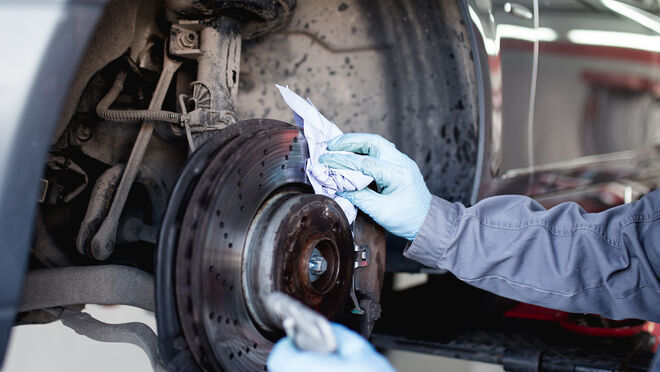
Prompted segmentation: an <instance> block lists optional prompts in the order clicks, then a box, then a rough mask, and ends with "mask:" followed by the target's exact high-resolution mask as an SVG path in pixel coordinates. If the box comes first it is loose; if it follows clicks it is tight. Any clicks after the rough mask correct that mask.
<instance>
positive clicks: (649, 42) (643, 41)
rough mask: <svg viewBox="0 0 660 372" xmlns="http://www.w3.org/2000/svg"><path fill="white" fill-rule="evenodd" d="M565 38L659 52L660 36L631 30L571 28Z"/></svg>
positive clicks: (590, 43)
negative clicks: (636, 32) (635, 32)
mask: <svg viewBox="0 0 660 372" xmlns="http://www.w3.org/2000/svg"><path fill="white" fill-rule="evenodd" d="M566 38H567V39H568V40H570V41H571V42H573V43H576V44H586V45H601V46H608V47H615V48H628V49H638V50H647V51H649V52H656V53H658V52H660V36H652V35H640V34H634V33H631V32H616V31H596V30H571V31H568V32H567V33H566Z"/></svg>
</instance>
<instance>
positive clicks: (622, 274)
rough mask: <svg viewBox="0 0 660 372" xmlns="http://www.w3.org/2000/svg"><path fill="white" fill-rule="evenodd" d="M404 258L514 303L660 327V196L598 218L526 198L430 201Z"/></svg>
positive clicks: (573, 207) (567, 205) (652, 195)
mask: <svg viewBox="0 0 660 372" xmlns="http://www.w3.org/2000/svg"><path fill="white" fill-rule="evenodd" d="M404 255H405V256H406V257H408V258H411V259H414V260H416V261H419V262H421V263H423V264H425V265H428V266H432V267H438V268H443V269H447V270H449V271H450V272H452V273H453V274H454V275H456V277H458V278H459V279H461V280H463V281H465V282H467V283H469V284H472V285H474V286H477V287H479V288H482V289H485V290H488V291H490V292H493V293H496V294H498V295H501V296H505V297H509V298H513V299H515V300H519V301H523V302H527V303H531V304H535V305H540V306H545V307H549V308H554V309H559V310H564V311H569V312H583V313H597V314H601V315H603V316H605V317H607V318H613V319H623V318H640V319H645V320H650V321H655V322H658V321H660V190H658V191H654V192H652V193H650V194H648V195H647V196H645V197H644V198H642V199H641V200H639V201H637V202H634V203H631V204H627V205H622V206H619V207H616V208H612V209H609V210H607V211H605V212H601V213H586V212H585V211H584V210H583V209H582V208H580V207H579V206H578V205H577V204H575V203H564V204H560V205H558V206H556V207H554V208H551V209H549V210H546V209H545V208H543V207H542V206H541V205H540V204H539V203H537V202H535V201H534V200H532V199H530V198H528V197H525V196H496V197H492V198H488V199H484V200H482V201H481V202H479V203H477V204H476V205H474V206H472V207H469V208H466V207H465V206H463V205H462V204H459V203H449V202H447V201H445V200H443V199H440V198H437V197H434V198H433V200H432V202H431V208H430V210H429V213H428V215H427V216H426V219H425V221H424V224H423V225H422V228H421V230H420V232H419V233H418V234H417V238H416V239H415V241H414V242H413V244H412V245H411V246H410V247H409V248H408V249H407V250H406V251H405V252H404Z"/></svg>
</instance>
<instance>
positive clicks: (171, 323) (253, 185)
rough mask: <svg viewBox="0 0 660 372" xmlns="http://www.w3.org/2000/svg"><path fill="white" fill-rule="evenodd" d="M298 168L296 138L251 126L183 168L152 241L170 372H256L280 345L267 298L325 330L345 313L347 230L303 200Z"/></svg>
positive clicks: (317, 201) (282, 130)
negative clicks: (276, 294) (286, 302)
mask: <svg viewBox="0 0 660 372" xmlns="http://www.w3.org/2000/svg"><path fill="white" fill-rule="evenodd" d="M307 156H308V155H307V144H306V143H305V140H304V137H303V136H302V133H301V132H300V131H299V129H298V128H297V127H294V126H291V125H289V124H286V123H282V122H278V121H274V120H251V121H246V122H242V123H239V124H236V125H234V126H231V127H229V128H227V129H226V130H223V131H222V132H221V133H220V134H219V135H217V136H216V137H214V138H212V139H210V140H209V141H208V142H207V143H206V144H205V145H204V146H202V148H200V149H199V150H198V152H197V153H196V154H195V155H194V156H193V157H192V158H191V159H190V161H189V163H188V165H187V166H186V168H185V169H184V171H183V172H182V174H181V176H180V180H179V182H178V183H177V186H176V187H175V190H174V192H173V195H172V197H171V200H170V203H169V205H168V210H167V212H166V216H165V218H164V223H163V228H162V231H161V236H160V239H159V252H158V262H157V299H158V304H157V305H158V306H157V314H156V315H157V320H158V331H159V342H160V345H159V347H160V349H161V354H163V355H165V357H164V359H166V363H167V364H168V366H169V367H170V368H173V369H189V368H190V366H191V360H192V359H194V360H195V361H196V364H197V365H199V366H201V367H202V368H203V369H206V370H265V362H266V359H267V356H268V353H269V352H270V349H271V347H272V345H273V342H274V341H275V340H277V338H278V337H279V336H280V334H279V331H278V327H277V325H276V322H275V321H274V319H273V318H272V316H271V315H270V314H269V313H268V311H267V310H266V308H265V306H264V305H263V304H264V301H263V299H264V298H265V295H267V294H268V293H271V292H272V291H275V290H276V291H282V292H284V293H288V294H290V295H292V296H293V297H296V298H298V299H299V300H301V301H302V302H303V303H305V304H307V305H308V306H309V307H312V308H314V309H316V310H317V311H318V312H320V313H322V314H324V315H325V316H326V317H328V318H330V319H337V318H340V317H342V316H343V314H345V313H346V311H345V304H346V302H347V299H348V295H349V290H350V289H351V285H352V280H353V273H354V262H355V261H354V260H355V257H354V254H355V253H354V244H353V239H352V236H351V231H350V226H349V225H348V222H347V220H346V218H345V216H344V214H343V212H342V211H341V209H340V208H339V206H338V205H337V204H336V203H335V202H334V201H333V200H331V199H329V198H326V197H323V196H319V195H314V194H312V193H311V187H310V186H309V184H308V182H307V180H306V177H305V172H304V163H305V160H306V158H307ZM173 314H174V315H173Z"/></svg>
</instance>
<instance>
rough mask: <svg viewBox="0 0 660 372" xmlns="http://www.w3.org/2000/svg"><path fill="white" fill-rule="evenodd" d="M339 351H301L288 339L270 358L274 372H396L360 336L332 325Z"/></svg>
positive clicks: (278, 346) (281, 343)
mask: <svg viewBox="0 0 660 372" xmlns="http://www.w3.org/2000/svg"><path fill="white" fill-rule="evenodd" d="M332 331H333V332H334V334H335V337H336V338H337V345H338V349H337V351H336V352H334V353H328V354H326V353H319V352H314V351H301V350H299V349H298V348H296V347H295V346H294V345H293V342H292V341H291V339H290V338H288V337H285V338H283V339H281V340H279V341H278V342H277V344H275V347H273V350H272V351H271V353H270V355H269V356H268V370H269V371H272V372H293V371H304V372H307V371H314V372H326V371H327V372H371V371H373V372H393V371H394V368H392V366H391V365H390V363H389V362H388V361H387V359H385V357H383V356H382V355H380V354H378V353H377V352H376V350H374V348H373V347H372V346H371V345H370V344H369V343H368V342H367V341H366V340H365V339H363V338H362V337H361V336H360V335H358V334H357V333H355V332H353V331H351V330H349V329H348V328H346V327H344V326H343V325H341V324H336V323H332Z"/></svg>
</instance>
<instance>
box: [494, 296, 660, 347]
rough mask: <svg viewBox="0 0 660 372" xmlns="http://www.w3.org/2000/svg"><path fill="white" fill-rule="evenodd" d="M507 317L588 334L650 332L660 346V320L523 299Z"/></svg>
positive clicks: (631, 334)
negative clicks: (620, 317) (602, 313)
mask: <svg viewBox="0 0 660 372" xmlns="http://www.w3.org/2000/svg"><path fill="white" fill-rule="evenodd" d="M504 316H505V317H507V318H518V319H529V320H538V321H544V322H554V323H558V324H559V326H560V327H562V328H564V329H565V330H567V331H569V332H573V333H578V334H581V335H585V336H592V337H605V338H620V337H630V336H634V335H636V334H639V333H641V332H648V333H650V334H652V335H653V336H654V338H655V342H654V346H653V351H655V350H656V349H657V348H658V340H659V339H660V324H656V323H652V322H645V321H643V320H634V319H627V320H609V319H604V318H602V317H600V316H598V315H591V314H571V313H567V312H564V311H559V310H552V309H548V308H545V307H540V306H535V305H530V304H525V303H519V304H517V305H516V306H515V307H514V308H513V309H511V310H509V311H507V312H506V313H504Z"/></svg>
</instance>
